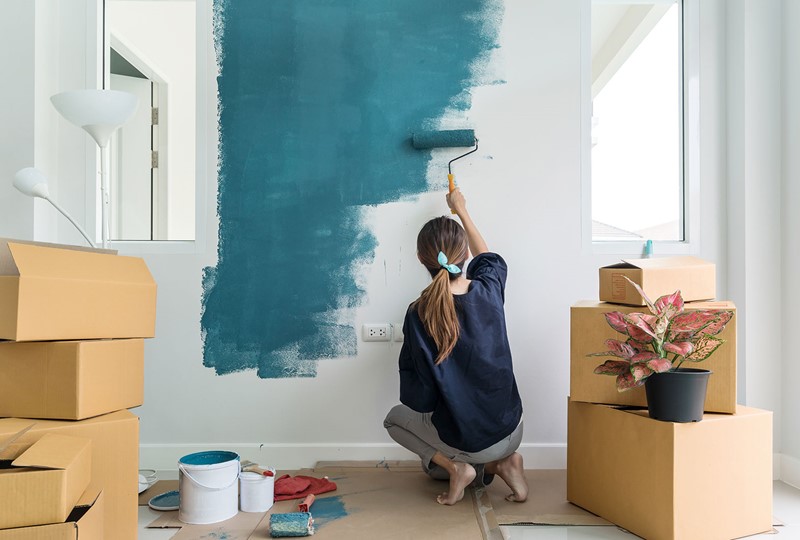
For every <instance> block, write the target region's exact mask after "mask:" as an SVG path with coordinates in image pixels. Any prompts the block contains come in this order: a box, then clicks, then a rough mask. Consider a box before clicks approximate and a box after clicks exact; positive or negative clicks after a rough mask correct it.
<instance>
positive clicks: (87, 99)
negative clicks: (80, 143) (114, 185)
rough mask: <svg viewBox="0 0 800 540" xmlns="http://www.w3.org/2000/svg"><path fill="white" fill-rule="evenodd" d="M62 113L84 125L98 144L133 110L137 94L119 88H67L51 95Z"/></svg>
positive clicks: (103, 142) (126, 118)
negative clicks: (65, 90) (68, 89)
mask: <svg viewBox="0 0 800 540" xmlns="http://www.w3.org/2000/svg"><path fill="white" fill-rule="evenodd" d="M50 101H51V102H52V103H53V106H54V107H55V108H56V110H57V111H58V112H59V113H61V116H63V117H64V118H66V119H67V121H69V122H70V123H72V124H74V125H76V126H78V127H81V128H83V129H85V130H86V131H87V132H88V133H89V135H91V136H92V138H93V139H94V140H95V142H97V145H98V146H100V147H101V148H105V147H106V146H107V145H108V141H109V139H110V138H111V134H112V133H114V131H115V130H116V129H117V128H119V127H120V126H121V125H123V124H124V123H125V122H127V121H128V120H129V119H130V118H131V116H133V113H134V112H135V111H136V106H137V104H138V100H137V99H136V96H135V95H133V94H130V93H128V92H121V91H119V90H70V91H67V92H61V93H60V94H56V95H54V96H52V97H51V98H50Z"/></svg>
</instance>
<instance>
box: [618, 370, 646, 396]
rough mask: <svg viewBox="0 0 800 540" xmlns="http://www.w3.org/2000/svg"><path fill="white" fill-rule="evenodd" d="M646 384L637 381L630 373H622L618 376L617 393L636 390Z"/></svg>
mask: <svg viewBox="0 0 800 540" xmlns="http://www.w3.org/2000/svg"><path fill="white" fill-rule="evenodd" d="M642 384H644V381H637V380H636V379H635V378H634V377H633V375H632V374H631V372H630V371H628V372H626V373H620V374H619V375H617V391H618V392H624V391H625V390H630V389H631V388H636V387H637V386H641V385H642Z"/></svg>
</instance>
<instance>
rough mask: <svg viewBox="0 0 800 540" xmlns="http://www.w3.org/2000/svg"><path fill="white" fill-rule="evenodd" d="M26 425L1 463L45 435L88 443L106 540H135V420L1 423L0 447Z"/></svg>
mask: <svg viewBox="0 0 800 540" xmlns="http://www.w3.org/2000/svg"><path fill="white" fill-rule="evenodd" d="M29 426H31V427H30V429H29V430H28V431H27V432H26V433H25V434H23V435H22V436H21V437H19V438H18V439H16V440H14V441H13V442H12V443H11V444H10V445H8V446H7V447H6V448H5V449H2V450H0V460H2V459H6V460H9V459H12V460H13V459H15V458H17V457H18V456H20V455H21V454H22V453H23V452H25V450H27V449H28V448H30V447H31V445H33V444H34V443H35V442H36V441H38V440H39V439H41V438H42V437H43V436H45V435H46V434H48V433H54V434H58V435H71V436H74V437H85V438H87V439H90V440H91V441H92V466H91V469H92V472H91V476H92V483H93V484H94V485H97V486H98V487H100V488H102V489H103V499H104V501H103V512H102V513H103V521H104V523H105V525H104V527H105V538H107V539H109V540H110V539H113V540H136V536H137V522H138V506H137V500H138V491H139V418H137V417H136V416H135V415H134V414H133V413H131V412H130V411H125V410H123V411H117V412H113V413H110V414H105V415H103V416H96V417H94V418H89V419H88V420H78V421H59V420H29V419H23V418H0V447H2V445H3V441H7V440H8V439H9V437H11V436H13V435H14V434H16V433H18V432H19V431H20V430H22V429H24V428H26V427H29ZM62 521H63V519H62Z"/></svg>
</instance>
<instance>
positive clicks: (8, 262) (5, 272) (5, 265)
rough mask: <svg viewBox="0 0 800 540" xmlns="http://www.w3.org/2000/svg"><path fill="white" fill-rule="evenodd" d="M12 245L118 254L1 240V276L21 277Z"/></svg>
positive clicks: (87, 248) (108, 252) (100, 250)
mask: <svg viewBox="0 0 800 540" xmlns="http://www.w3.org/2000/svg"><path fill="white" fill-rule="evenodd" d="M11 243H14V244H27V245H30V246H42V247H50V248H58V249H68V250H73V251H84V252H89V253H106V254H110V255H116V253H117V250H115V249H100V248H90V247H82V246H69V245H63V244H50V243H47V242H33V241H30V240H17V239H11V238H0V276H18V275H19V268H17V265H16V263H15V262H14V257H13V256H12V255H11V249H10V248H9V244H11Z"/></svg>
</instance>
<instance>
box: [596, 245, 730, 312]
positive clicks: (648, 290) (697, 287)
mask: <svg viewBox="0 0 800 540" xmlns="http://www.w3.org/2000/svg"><path fill="white" fill-rule="evenodd" d="M625 277H628V278H629V279H631V280H633V281H634V282H636V284H637V285H639V286H640V287H641V288H642V289H643V290H644V292H645V294H646V295H647V296H648V297H649V298H650V300H652V301H653V302H655V301H656V299H657V298H658V297H659V296H663V295H665V294H672V293H674V292H675V291H677V290H680V291H681V296H682V297H683V300H684V301H686V302H693V301H697V300H711V299H713V298H715V297H716V294H717V282H716V270H715V267H714V263H710V262H708V261H704V260H702V259H698V258H697V257H659V258H655V259H623V261H622V262H621V263H617V264H612V265H610V266H604V267H602V268H600V300H603V301H604V302H613V303H615V304H626V305H631V306H644V305H646V304H645V302H644V299H643V298H642V295H640V294H639V293H638V292H637V291H636V289H635V288H634V287H633V285H631V284H630V283H628V281H627V280H626V279H625Z"/></svg>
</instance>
